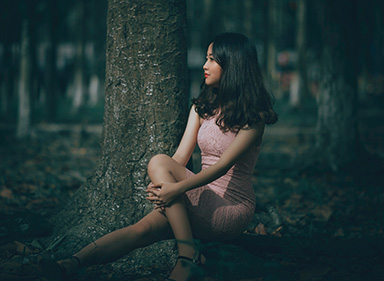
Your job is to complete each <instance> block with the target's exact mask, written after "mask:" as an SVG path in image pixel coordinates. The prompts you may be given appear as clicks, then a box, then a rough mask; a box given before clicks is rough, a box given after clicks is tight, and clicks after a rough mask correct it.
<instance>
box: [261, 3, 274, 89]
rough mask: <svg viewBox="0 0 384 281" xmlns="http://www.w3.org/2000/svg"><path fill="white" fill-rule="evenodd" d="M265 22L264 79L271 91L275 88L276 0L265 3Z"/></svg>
mask: <svg viewBox="0 0 384 281" xmlns="http://www.w3.org/2000/svg"><path fill="white" fill-rule="evenodd" d="M266 12H267V15H266V16H267V20H266V27H265V28H266V29H265V34H266V44H265V49H264V56H265V66H266V78H267V80H268V82H269V84H270V86H271V87H272V88H273V89H276V88H277V72H276V40H275V38H276V25H277V18H276V17H277V3H276V0H269V1H267V9H266Z"/></svg>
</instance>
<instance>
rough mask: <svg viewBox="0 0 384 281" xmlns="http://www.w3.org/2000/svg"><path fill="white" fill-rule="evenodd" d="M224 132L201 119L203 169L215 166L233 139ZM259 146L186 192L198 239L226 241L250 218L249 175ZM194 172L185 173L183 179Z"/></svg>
mask: <svg viewBox="0 0 384 281" xmlns="http://www.w3.org/2000/svg"><path fill="white" fill-rule="evenodd" d="M235 137H236V134H235V133H233V132H225V133H223V132H222V131H221V130H220V128H219V127H218V126H217V125H216V119H215V118H211V119H208V120H204V122H203V124H202V125H201V127H200V130H199V134H198V145H199V147H200V150H201V164H202V169H206V168H207V167H209V166H211V165H213V164H214V163H216V162H217V161H218V160H219V159H220V157H221V155H222V154H223V153H224V151H225V150H226V149H227V148H228V146H229V145H230V144H231V143H232V142H233V140H234V139H235ZM259 151H260V146H256V145H255V146H253V147H251V149H250V150H249V151H247V153H245V155H244V156H243V157H242V158H240V159H239V161H238V162H237V163H236V164H235V165H234V166H233V167H232V168H231V169H230V170H229V171H228V172H227V173H226V174H225V175H224V176H222V177H220V178H219V179H217V180H215V181H213V182H212V183H210V184H208V185H205V186H202V187H199V188H196V189H193V190H190V191H188V192H187V193H186V198H185V199H186V200H185V201H186V206H187V210H188V213H189V217H190V221H191V225H192V231H193V233H194V235H195V236H196V237H198V238H205V239H228V238H233V237H234V236H237V235H239V234H241V233H242V232H243V231H244V229H245V228H246V227H247V226H248V224H249V222H250V220H251V219H252V216H253V213H254V209H255V194H254V191H253V187H252V182H251V176H252V171H253V168H254V166H255V164H256V161H257V158H258V155H259ZM192 175H193V173H192V172H191V171H189V170H187V171H186V177H190V176H192Z"/></svg>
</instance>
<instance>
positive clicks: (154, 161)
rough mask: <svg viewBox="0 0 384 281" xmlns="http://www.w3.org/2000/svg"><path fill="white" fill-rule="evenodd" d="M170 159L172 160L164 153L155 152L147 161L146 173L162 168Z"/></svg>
mask: <svg viewBox="0 0 384 281" xmlns="http://www.w3.org/2000/svg"><path fill="white" fill-rule="evenodd" d="M170 160H172V158H171V157H169V156H168V155H166V154H157V155H155V156H153V157H152V158H151V160H150V161H149V163H148V173H149V174H151V173H153V172H154V171H156V170H158V169H164V167H166V166H167V163H169V161H170Z"/></svg>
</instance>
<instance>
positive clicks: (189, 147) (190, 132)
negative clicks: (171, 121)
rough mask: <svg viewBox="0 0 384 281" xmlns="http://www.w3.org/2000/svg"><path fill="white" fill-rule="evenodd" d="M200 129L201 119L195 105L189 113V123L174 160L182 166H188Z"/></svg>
mask: <svg viewBox="0 0 384 281" xmlns="http://www.w3.org/2000/svg"><path fill="white" fill-rule="evenodd" d="M199 128H200V117H199V115H198V114H197V113H196V111H195V105H193V106H192V108H191V111H190V112H189V117H188V123H187V126H186V128H185V131H184V135H183V138H182V139H181V141H180V144H179V147H178V148H177V150H176V152H175V154H174V155H173V156H172V158H173V159H174V160H175V161H176V162H178V163H179V164H180V165H183V166H186V165H187V163H188V161H189V158H191V155H192V153H193V150H194V149H195V147H196V142H197V133H198V132H199Z"/></svg>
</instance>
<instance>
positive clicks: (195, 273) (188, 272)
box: [168, 253, 206, 281]
mask: <svg viewBox="0 0 384 281" xmlns="http://www.w3.org/2000/svg"><path fill="white" fill-rule="evenodd" d="M205 262H206V258H205V257H204V256H203V255H202V254H201V253H198V254H197V255H196V256H195V257H193V258H190V257H186V256H179V257H178V258H177V262H176V265H175V267H174V268H173V270H172V272H171V275H170V276H169V279H168V280H172V281H187V280H202V277H203V275H204V268H203V267H204V264H205Z"/></svg>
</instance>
